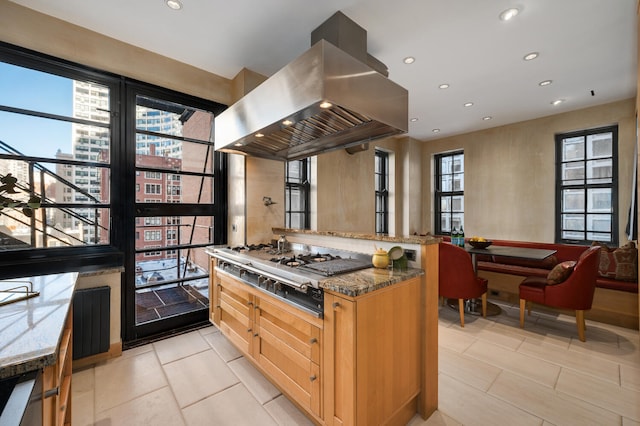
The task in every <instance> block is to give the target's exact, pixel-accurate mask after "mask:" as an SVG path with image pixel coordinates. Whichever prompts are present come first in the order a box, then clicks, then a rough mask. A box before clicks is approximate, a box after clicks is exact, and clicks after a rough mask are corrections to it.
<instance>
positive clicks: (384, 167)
mask: <svg viewBox="0 0 640 426" xmlns="http://www.w3.org/2000/svg"><path fill="white" fill-rule="evenodd" d="M374 173H375V190H376V234H388V233H389V154H388V153H387V152H385V151H382V150H379V149H376V153H375V169H374Z"/></svg>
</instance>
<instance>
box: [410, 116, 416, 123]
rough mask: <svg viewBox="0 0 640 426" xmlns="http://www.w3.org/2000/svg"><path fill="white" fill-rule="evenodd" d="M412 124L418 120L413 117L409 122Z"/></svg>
mask: <svg viewBox="0 0 640 426" xmlns="http://www.w3.org/2000/svg"><path fill="white" fill-rule="evenodd" d="M409 121H410V122H412V123H415V122H416V121H418V119H417V118H416V117H413V118H412V119H411V120H409Z"/></svg>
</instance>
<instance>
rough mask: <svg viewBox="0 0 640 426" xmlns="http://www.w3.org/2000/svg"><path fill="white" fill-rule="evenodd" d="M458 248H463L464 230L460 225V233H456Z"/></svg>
mask: <svg viewBox="0 0 640 426" xmlns="http://www.w3.org/2000/svg"><path fill="white" fill-rule="evenodd" d="M458 239H459V244H458V245H459V246H460V247H462V248H464V228H463V227H462V225H460V232H459V233H458Z"/></svg>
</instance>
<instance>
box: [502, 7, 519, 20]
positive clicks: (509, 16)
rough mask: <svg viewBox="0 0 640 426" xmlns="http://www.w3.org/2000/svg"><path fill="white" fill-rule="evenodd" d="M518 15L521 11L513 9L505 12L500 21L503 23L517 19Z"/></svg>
mask: <svg viewBox="0 0 640 426" xmlns="http://www.w3.org/2000/svg"><path fill="white" fill-rule="evenodd" d="M518 13H520V10H518V9H517V8H515V7H512V8H510V9H507V10H504V11H502V13H501V14H500V20H501V21H508V20H510V19H513V18H515V17H516V15H517V14H518Z"/></svg>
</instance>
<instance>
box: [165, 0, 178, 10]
mask: <svg viewBox="0 0 640 426" xmlns="http://www.w3.org/2000/svg"><path fill="white" fill-rule="evenodd" d="M166 3H167V6H169V7H170V8H171V9H173V10H180V9H182V3H180V1H179V0H167V1H166Z"/></svg>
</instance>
